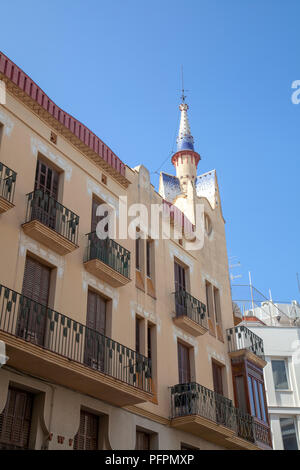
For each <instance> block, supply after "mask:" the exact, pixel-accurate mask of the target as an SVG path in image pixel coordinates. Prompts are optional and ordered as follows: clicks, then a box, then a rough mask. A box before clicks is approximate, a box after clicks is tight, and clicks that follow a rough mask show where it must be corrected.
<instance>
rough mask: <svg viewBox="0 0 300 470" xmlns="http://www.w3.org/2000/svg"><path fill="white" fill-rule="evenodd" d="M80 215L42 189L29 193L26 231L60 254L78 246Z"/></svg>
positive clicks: (24, 225)
mask: <svg viewBox="0 0 300 470" xmlns="http://www.w3.org/2000/svg"><path fill="white" fill-rule="evenodd" d="M78 226H79V217H78V215H76V214H74V212H72V211H70V210H69V209H67V208H66V207H64V206H63V205H62V204H60V203H59V202H57V201H56V200H55V199H53V198H52V197H51V196H49V195H48V194H47V193H45V192H44V191H42V190H40V189H36V190H35V191H33V192H32V193H29V194H27V208H26V220H25V223H24V224H23V225H22V227H23V230H24V232H25V233H26V234H27V235H29V236H30V237H31V238H34V239H35V240H37V241H38V242H40V243H42V244H44V245H45V246H47V247H48V248H50V249H51V250H53V251H55V252H56V253H58V254H59V255H66V254H68V253H71V252H72V251H74V250H75V249H76V248H78V245H77V242H78Z"/></svg>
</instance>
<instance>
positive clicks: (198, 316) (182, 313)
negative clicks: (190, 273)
mask: <svg viewBox="0 0 300 470" xmlns="http://www.w3.org/2000/svg"><path fill="white" fill-rule="evenodd" d="M174 296H175V313H176V316H175V317H174V318H173V322H174V323H175V325H176V326H179V327H180V328H182V329H183V330H184V331H186V332H187V333H189V334H191V335H193V336H200V335H204V333H206V332H207V331H208V328H207V319H206V306H205V305H204V304H203V303H202V302H200V300H198V299H196V298H195V297H193V296H192V295H191V294H189V293H188V292H186V291H185V290H183V289H182V290H177V291H176V292H174Z"/></svg>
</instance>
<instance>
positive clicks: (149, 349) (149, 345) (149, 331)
mask: <svg viewBox="0 0 300 470" xmlns="http://www.w3.org/2000/svg"><path fill="white" fill-rule="evenodd" d="M151 330H152V327H151V326H150V325H149V324H148V327H147V349H148V359H152V339H151V332H152V331H151Z"/></svg>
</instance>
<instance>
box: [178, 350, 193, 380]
mask: <svg viewBox="0 0 300 470" xmlns="http://www.w3.org/2000/svg"><path fill="white" fill-rule="evenodd" d="M177 347H178V375H179V383H181V384H183V383H189V382H190V380H191V372H190V352H189V348H188V347H187V346H184V345H183V344H181V343H178V346H177Z"/></svg>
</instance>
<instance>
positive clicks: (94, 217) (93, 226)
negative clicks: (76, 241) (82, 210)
mask: <svg viewBox="0 0 300 470" xmlns="http://www.w3.org/2000/svg"><path fill="white" fill-rule="evenodd" d="M101 204H104V202H103V201H100V200H99V199H96V198H95V197H93V201H92V220H91V232H96V228H97V224H98V223H99V222H100V221H101V220H102V219H104V217H107V216H108V211H105V213H104V215H103V216H97V215H96V213H97V208H98V206H100V205H101ZM104 231H105V232H108V224H106V225H105V227H104Z"/></svg>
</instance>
